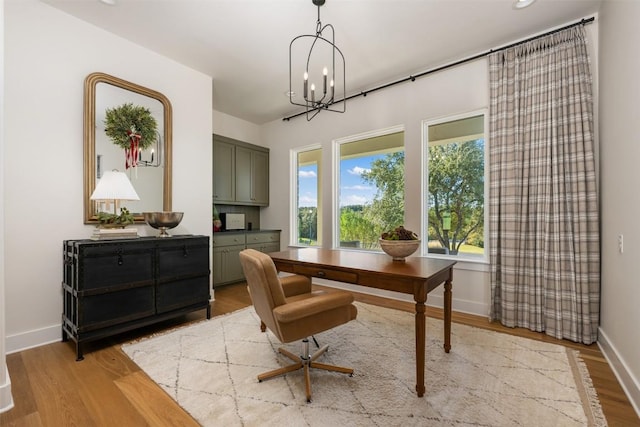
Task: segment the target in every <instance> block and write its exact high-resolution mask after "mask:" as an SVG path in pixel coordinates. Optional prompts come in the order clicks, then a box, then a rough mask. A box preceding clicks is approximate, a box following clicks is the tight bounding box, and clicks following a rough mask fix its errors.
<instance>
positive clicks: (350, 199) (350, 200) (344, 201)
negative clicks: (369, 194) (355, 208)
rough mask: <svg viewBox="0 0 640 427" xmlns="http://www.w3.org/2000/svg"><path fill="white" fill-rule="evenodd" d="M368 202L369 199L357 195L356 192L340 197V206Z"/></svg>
mask: <svg viewBox="0 0 640 427" xmlns="http://www.w3.org/2000/svg"><path fill="white" fill-rule="evenodd" d="M369 202H370V200H369V199H367V198H366V197H364V196H358V195H356V194H350V195H348V196H345V197H341V198H340V206H350V205H365V204H367V203H369Z"/></svg>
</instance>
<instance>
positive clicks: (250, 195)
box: [213, 135, 269, 206]
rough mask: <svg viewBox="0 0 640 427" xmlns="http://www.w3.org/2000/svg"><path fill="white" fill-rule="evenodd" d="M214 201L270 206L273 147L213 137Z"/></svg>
mask: <svg viewBox="0 0 640 427" xmlns="http://www.w3.org/2000/svg"><path fill="white" fill-rule="evenodd" d="M213 202H214V203H216V204H221V205H224V204H227V205H247V206H268V205H269V149H268V148H265V147H260V146H257V145H253V144H249V143H246V142H242V141H237V140H234V139H231V138H227V137H223V136H220V135H214V136H213Z"/></svg>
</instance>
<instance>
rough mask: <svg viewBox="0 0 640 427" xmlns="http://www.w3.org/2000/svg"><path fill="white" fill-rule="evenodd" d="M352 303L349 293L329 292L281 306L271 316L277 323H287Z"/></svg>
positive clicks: (351, 296)
mask: <svg viewBox="0 0 640 427" xmlns="http://www.w3.org/2000/svg"><path fill="white" fill-rule="evenodd" d="M352 302H353V295H352V294H351V293H349V292H343V291H337V292H329V293H326V294H320V295H317V296H313V297H311V298H306V299H303V300H299V301H295V302H291V303H288V304H284V305H281V306H279V307H276V308H275V309H274V310H273V314H274V316H275V318H276V320H277V321H278V322H283V323H289V322H294V321H296V320H299V319H303V318H305V317H308V316H312V315H315V314H318V313H322V312H324V311H328V310H331V309H334V308H338V307H344V306H347V305H349V304H351V303H352Z"/></svg>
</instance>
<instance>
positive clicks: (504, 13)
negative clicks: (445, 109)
mask: <svg viewBox="0 0 640 427" xmlns="http://www.w3.org/2000/svg"><path fill="white" fill-rule="evenodd" d="M42 1H43V2H44V3H47V4H49V5H51V6H53V7H56V8H58V9H60V10H63V11H65V12H67V13H69V14H71V15H74V16H76V17H78V18H80V19H82V20H84V21H87V22H89V23H92V24H94V25H96V26H98V27H101V28H104V29H105V30H107V31H110V32H112V33H114V34H117V35H120V36H122V37H124V38H126V39H128V40H130V41H132V42H134V43H137V44H139V45H142V46H145V47H147V48H148V49H151V50H153V51H156V52H158V53H159V54H161V55H164V56H166V57H169V58H172V59H174V60H176V61H178V62H180V63H182V64H185V65H187V66H188V67H191V68H193V69H196V70H199V71H201V72H203V73H205V74H207V75H210V76H211V77H212V78H213V81H214V85H213V108H214V109H215V110H218V111H221V112H224V113H227V114H230V115H232V116H236V117H239V118H241V119H244V120H247V121H250V122H253V123H256V124H262V123H266V122H268V121H271V120H275V119H279V118H282V117H284V116H287V115H290V114H293V113H298V112H299V111H300V107H296V106H294V105H291V104H290V103H289V99H288V98H287V96H286V92H287V91H288V89H289V59H288V54H289V43H290V42H291V40H292V39H293V38H294V37H296V36H298V35H301V34H314V33H315V28H316V20H317V7H316V6H315V5H313V3H312V0H115V2H116V5H115V6H109V5H105V4H103V3H102V2H100V1H99V0H42ZM602 1H603V0H537V1H536V2H535V3H534V4H533V5H531V6H529V7H527V8H524V9H521V10H515V9H514V8H513V7H512V4H513V0H326V3H325V5H324V6H322V7H321V9H320V14H321V15H320V17H321V21H322V24H332V25H333V27H334V28H335V38H336V45H337V46H338V47H339V48H340V50H341V51H342V52H343V54H344V56H345V62H346V70H347V76H346V79H347V82H346V87H347V96H348V95H350V94H354V93H359V92H361V91H363V90H366V89H369V88H372V87H375V86H377V85H380V84H383V83H387V82H390V81H394V80H396V79H399V78H404V77H407V76H409V75H411V74H416V73H418V72H420V71H424V70H427V69H429V68H432V67H434V66H437V65H442V64H445V63H448V62H453V61H455V60H458V59H462V58H465V57H468V56H471V55H474V54H476V53H481V52H485V51H487V50H489V49H491V48H495V47H499V46H504V45H506V44H509V43H511V42H513V41H516V40H520V39H523V38H526V37H529V36H531V35H535V34H537V33H541V32H543V31H546V30H548V29H551V28H554V27H557V26H560V25H563V24H566V23H571V22H573V21H576V20H579V19H582V18H589V17H592V16H594V14H595V13H597V12H598V10H599V7H600V4H601V2H602Z"/></svg>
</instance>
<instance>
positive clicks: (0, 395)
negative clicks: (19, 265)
mask: <svg viewBox="0 0 640 427" xmlns="http://www.w3.org/2000/svg"><path fill="white" fill-rule="evenodd" d="M0 23H2V27H1V28H4V0H0ZM0 129H4V31H3V32H2V33H0ZM4 159H5V155H4V132H2V131H0V271H2V272H4V271H5V268H4V197H3V195H4V183H5V180H4ZM4 277H5V275H4V274H0V309H2V312H1V314H0V412H4V411H8V410H9V409H11V408H12V407H13V397H12V396H11V379H10V378H9V371H8V370H7V361H6V357H5V355H6V349H5V340H4V337H5V322H6V316H5V310H4V305H5V279H4Z"/></svg>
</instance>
